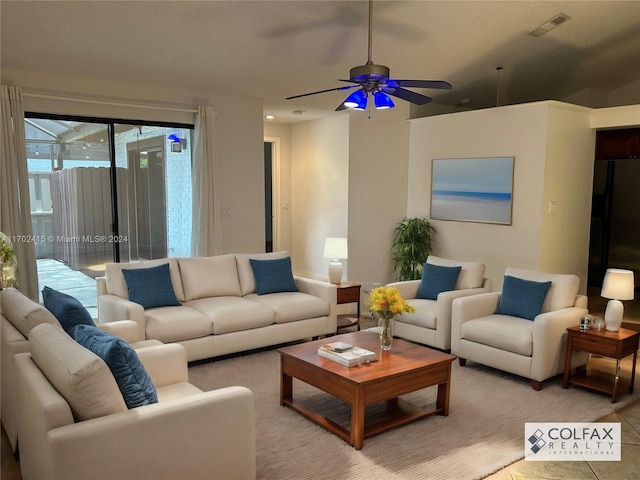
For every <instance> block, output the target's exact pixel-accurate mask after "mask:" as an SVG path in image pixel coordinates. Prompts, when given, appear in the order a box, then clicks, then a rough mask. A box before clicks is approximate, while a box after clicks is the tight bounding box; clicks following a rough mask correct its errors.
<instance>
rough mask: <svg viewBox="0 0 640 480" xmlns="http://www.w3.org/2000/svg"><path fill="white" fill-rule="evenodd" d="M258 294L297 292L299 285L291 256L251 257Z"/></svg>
mask: <svg viewBox="0 0 640 480" xmlns="http://www.w3.org/2000/svg"><path fill="white" fill-rule="evenodd" d="M249 262H250V263H251V268H252V269H253V276H254V277H255V279H256V292H257V293H258V295H265V294H267V293H278V292H297V291H298V287H297V286H296V282H295V280H294V279H293V273H292V271H291V257H284V258H277V259H275V260H256V259H255V258H250V259H249Z"/></svg>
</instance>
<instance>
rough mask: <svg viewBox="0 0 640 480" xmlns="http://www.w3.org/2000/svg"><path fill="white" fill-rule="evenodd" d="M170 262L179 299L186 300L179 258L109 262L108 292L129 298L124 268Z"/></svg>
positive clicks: (106, 270)
mask: <svg viewBox="0 0 640 480" xmlns="http://www.w3.org/2000/svg"><path fill="white" fill-rule="evenodd" d="M165 263H168V264H169V271H170V273H171V283H172V285H173V289H174V291H175V294H176V297H177V298H178V300H179V301H181V302H184V290H183V289H182V280H180V268H179V266H178V260H177V259H175V258H161V259H158V260H144V261H142V262H135V263H108V264H107V265H105V278H106V282H107V292H109V293H110V294H112V295H117V296H118V297H120V298H129V292H128V290H127V282H126V281H125V279H124V275H122V270H123V269H125V268H126V269H127V270H133V269H136V268H149V267H157V266H158V265H163V264H165Z"/></svg>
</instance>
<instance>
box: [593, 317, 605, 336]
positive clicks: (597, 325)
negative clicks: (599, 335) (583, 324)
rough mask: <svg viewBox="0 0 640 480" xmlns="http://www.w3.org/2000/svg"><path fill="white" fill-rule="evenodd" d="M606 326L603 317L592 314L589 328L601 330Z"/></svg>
mask: <svg viewBox="0 0 640 480" xmlns="http://www.w3.org/2000/svg"><path fill="white" fill-rule="evenodd" d="M606 326H607V324H606V323H604V318H602V317H598V316H594V317H593V318H592V319H591V328H593V330H594V331H596V332H602V331H603V330H604V329H605V327H606Z"/></svg>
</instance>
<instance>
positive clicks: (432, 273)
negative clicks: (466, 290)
mask: <svg viewBox="0 0 640 480" xmlns="http://www.w3.org/2000/svg"><path fill="white" fill-rule="evenodd" d="M461 269H462V267H461V266H460V265H458V266H456V267H445V266H443V265H434V264H432V263H428V262H425V264H424V267H423V268H422V279H421V280H420V286H419V287H418V294H417V298H424V299H428V300H437V299H438V295H439V294H440V293H442V292H449V291H451V290H455V288H456V283H457V281H458V276H459V274H460V270H461Z"/></svg>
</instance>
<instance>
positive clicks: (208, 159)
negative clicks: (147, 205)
mask: <svg viewBox="0 0 640 480" xmlns="http://www.w3.org/2000/svg"><path fill="white" fill-rule="evenodd" d="M215 116H216V112H215V110H214V109H213V108H212V107H198V113H197V115H196V126H195V139H194V152H193V181H192V182H193V227H192V235H191V255H192V256H194V257H206V256H210V255H217V254H219V253H220V252H221V243H222V231H221V229H220V225H221V223H222V213H221V211H220V208H221V206H220V189H219V187H218V185H219V182H218V173H217V151H216V129H215Z"/></svg>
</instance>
